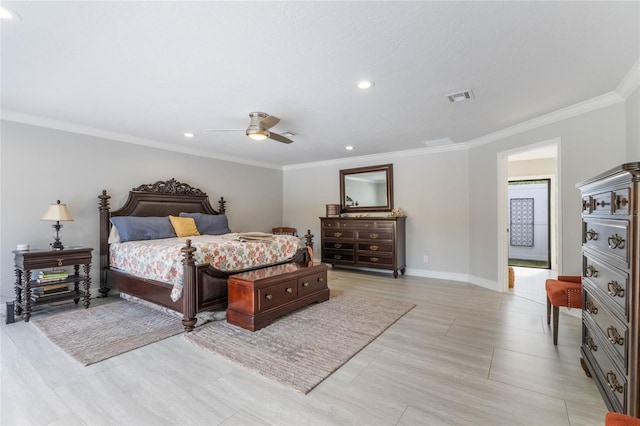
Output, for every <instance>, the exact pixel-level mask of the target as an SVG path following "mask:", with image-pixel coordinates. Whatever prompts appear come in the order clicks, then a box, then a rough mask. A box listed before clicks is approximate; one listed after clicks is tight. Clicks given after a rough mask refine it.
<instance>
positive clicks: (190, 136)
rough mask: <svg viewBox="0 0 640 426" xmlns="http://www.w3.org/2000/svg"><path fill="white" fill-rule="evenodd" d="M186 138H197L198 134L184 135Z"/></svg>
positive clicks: (189, 133) (188, 133)
mask: <svg viewBox="0 0 640 426" xmlns="http://www.w3.org/2000/svg"><path fill="white" fill-rule="evenodd" d="M184 137H185V138H195V137H196V134H195V133H191V132H187V133H185V134H184Z"/></svg>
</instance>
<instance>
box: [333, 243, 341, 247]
mask: <svg viewBox="0 0 640 426" xmlns="http://www.w3.org/2000/svg"><path fill="white" fill-rule="evenodd" d="M333 247H334V248H340V247H342V244H340V243H335V244H334V245H333Z"/></svg>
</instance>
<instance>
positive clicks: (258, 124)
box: [204, 112, 293, 143]
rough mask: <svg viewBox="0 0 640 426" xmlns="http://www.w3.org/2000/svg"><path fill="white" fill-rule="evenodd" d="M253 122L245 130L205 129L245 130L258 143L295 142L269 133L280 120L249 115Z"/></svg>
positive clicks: (271, 116) (256, 114)
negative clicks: (265, 141)
mask: <svg viewBox="0 0 640 426" xmlns="http://www.w3.org/2000/svg"><path fill="white" fill-rule="evenodd" d="M249 117H250V118H251V121H250V122H249V127H247V128H246V130H245V129H205V130H204V131H205V132H230V131H240V130H244V131H245V133H246V135H247V136H249V137H250V138H251V139H253V140H256V141H262V140H265V139H267V138H269V139H273V140H274V141H278V142H282V143H292V142H293V141H292V140H291V139H289V138H287V137H285V136H282V135H279V134H277V133H273V132H271V131H269V129H270V128H272V127H273V126H275V125H276V124H278V122H280V119H279V118H278V117H275V116H273V115H269V114H266V113H264V112H252V113H249Z"/></svg>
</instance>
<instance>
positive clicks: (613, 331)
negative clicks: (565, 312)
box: [583, 288, 629, 373]
mask: <svg viewBox="0 0 640 426" xmlns="http://www.w3.org/2000/svg"><path fill="white" fill-rule="evenodd" d="M583 315H586V316H587V317H589V318H591V320H592V321H593V322H594V323H595V324H596V325H597V327H598V328H599V329H600V331H601V332H602V336H603V339H606V342H607V343H608V344H609V348H610V349H611V350H612V351H613V353H615V354H617V356H618V365H619V366H620V367H621V369H622V370H623V371H624V372H625V373H626V372H627V369H628V342H629V329H628V328H627V326H626V325H624V324H622V323H621V322H620V321H618V320H617V319H616V318H615V316H614V315H613V314H612V313H611V312H610V311H609V310H608V309H607V308H606V306H604V305H602V304H601V303H600V302H599V301H598V299H597V298H596V297H594V295H593V294H591V293H590V292H589V290H588V289H587V288H584V311H583Z"/></svg>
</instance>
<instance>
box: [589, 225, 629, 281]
mask: <svg viewBox="0 0 640 426" xmlns="http://www.w3.org/2000/svg"><path fill="white" fill-rule="evenodd" d="M582 242H583V244H585V245H586V246H587V247H590V248H592V249H597V250H598V251H600V252H601V253H603V254H604V255H606V256H608V257H611V258H613V259H615V260H614V261H617V262H620V266H622V267H624V268H625V269H626V268H628V267H629V244H628V242H629V221H627V220H607V219H593V218H587V219H585V220H584V221H583V222H582Z"/></svg>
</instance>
